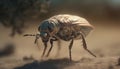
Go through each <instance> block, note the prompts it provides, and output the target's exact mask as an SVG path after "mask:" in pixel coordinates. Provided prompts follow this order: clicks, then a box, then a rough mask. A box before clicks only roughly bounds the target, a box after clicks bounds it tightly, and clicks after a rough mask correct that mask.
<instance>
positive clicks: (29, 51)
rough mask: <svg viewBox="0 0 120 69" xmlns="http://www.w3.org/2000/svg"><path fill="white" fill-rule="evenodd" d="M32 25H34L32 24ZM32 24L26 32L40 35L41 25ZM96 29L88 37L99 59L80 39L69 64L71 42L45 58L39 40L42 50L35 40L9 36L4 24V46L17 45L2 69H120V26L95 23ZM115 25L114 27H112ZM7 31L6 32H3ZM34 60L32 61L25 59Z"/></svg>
mask: <svg viewBox="0 0 120 69" xmlns="http://www.w3.org/2000/svg"><path fill="white" fill-rule="evenodd" d="M30 22H31V23H30ZM30 22H28V24H29V25H28V27H27V28H26V30H24V32H25V33H33V34H34V33H38V31H37V27H38V25H39V24H38V23H39V22H37V23H34V21H30ZM91 24H93V25H94V26H95V30H94V31H92V32H91V33H90V34H89V35H88V36H87V38H86V41H87V45H88V49H90V50H91V51H92V52H93V53H94V54H96V56H97V58H94V57H93V56H91V55H90V54H89V53H87V52H86V51H85V50H84V49H83V48H82V44H81V43H80V42H81V41H80V40H76V41H75V42H74V46H73V49H72V58H73V62H69V59H68V58H69V55H68V45H69V42H65V41H62V42H61V50H60V54H58V53H57V52H58V46H57V42H55V45H54V48H53V50H52V52H51V54H50V56H49V57H48V58H43V59H42V58H41V53H42V50H43V44H42V43H41V40H39V47H40V49H38V48H37V46H36V45H35V44H34V39H35V38H34V37H23V36H22V35H16V36H15V37H14V38H11V37H9V35H8V34H10V32H9V31H10V29H6V28H4V27H3V26H2V25H0V32H2V33H0V47H1V48H2V47H3V46H4V45H5V44H6V43H9V42H12V43H14V44H15V46H16V50H15V53H14V54H13V55H11V56H8V57H0V69H120V65H118V59H119V58H120V31H119V29H120V27H119V25H115V24H118V23H115V24H114V23H113V22H112V23H110V25H108V24H109V23H107V24H104V23H103V22H100V21H99V22H92V23H91ZM111 24H113V25H111ZM3 30H4V31H3ZM25 33H24V34H25ZM25 57H28V58H29V57H32V58H30V59H23V58H25Z"/></svg>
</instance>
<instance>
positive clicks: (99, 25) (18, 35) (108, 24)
mask: <svg viewBox="0 0 120 69" xmlns="http://www.w3.org/2000/svg"><path fill="white" fill-rule="evenodd" d="M57 14H72V15H78V16H81V17H84V18H86V19H87V20H88V21H89V22H90V23H91V24H92V25H93V26H94V27H95V29H94V31H92V32H91V33H90V34H89V35H88V37H87V38H86V41H87V44H88V48H89V49H90V50H91V51H93V52H94V53H95V54H96V55H97V56H99V57H105V56H120V50H119V49H120V0H0V32H1V33H0V49H1V51H0V52H1V53H0V56H5V55H3V54H12V53H13V52H14V53H15V54H14V55H15V56H14V57H17V58H23V57H24V56H32V57H34V58H36V59H39V58H40V56H41V51H42V50H43V44H42V42H41V40H39V46H40V50H39V49H38V48H37V46H36V45H35V44H34V39H35V37H23V35H24V34H26V33H31V34H36V33H39V32H38V29H37V28H38V26H39V24H40V22H41V21H43V20H44V19H47V18H49V17H51V16H54V15H57ZM79 42H80V41H79V40H76V41H75V43H74V46H73V59H75V58H78V59H79V58H80V57H82V56H88V57H92V56H90V55H89V54H88V53H87V52H86V51H84V50H83V48H82V45H81V44H78V43H79ZM68 44H69V42H64V41H62V49H61V50H62V51H61V52H60V53H61V54H60V55H59V57H68V46H67V45H68ZM65 45H66V46H65ZM13 47H14V48H13ZM7 48H8V49H7ZM9 50H10V51H9ZM12 50H14V51H12ZM5 51H8V52H7V53H6V52H5ZM56 51H57V46H56V45H55V47H54V48H53V50H52V52H51V55H50V56H51V58H54V57H55V54H56ZM9 52H11V53H9ZM64 52H66V53H64ZM63 53H64V54H63Z"/></svg>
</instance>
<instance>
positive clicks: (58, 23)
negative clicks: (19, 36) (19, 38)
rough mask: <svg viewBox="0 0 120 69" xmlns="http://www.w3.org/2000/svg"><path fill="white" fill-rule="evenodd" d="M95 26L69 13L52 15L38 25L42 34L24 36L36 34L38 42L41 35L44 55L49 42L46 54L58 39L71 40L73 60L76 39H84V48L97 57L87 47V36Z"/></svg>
mask: <svg viewBox="0 0 120 69" xmlns="http://www.w3.org/2000/svg"><path fill="white" fill-rule="evenodd" d="M93 29H94V27H93V26H92V25H91V24H90V23H89V22H88V21H87V20H86V19H85V18H83V17H79V16H76V15H69V14H60V15H55V16H52V17H50V18H48V19H46V20H44V21H42V22H41V23H40V25H39V27H38V31H39V32H40V34H37V35H30V34H25V35H24V36H36V39H35V43H37V41H38V39H39V37H41V39H42V42H43V43H44V50H43V53H42V56H44V54H45V53H46V49H47V43H48V42H50V44H51V47H50V49H49V50H48V52H47V55H46V56H49V54H50V52H51V50H52V48H53V42H54V41H58V40H64V41H70V44H69V58H70V60H72V56H71V49H72V46H73V42H74V40H78V39H79V40H80V39H81V40H82V42H83V48H84V49H85V50H86V51H88V52H89V53H90V54H91V55H93V56H94V57H96V55H94V54H93V53H92V52H91V51H90V50H88V49H87V44H86V41H85V37H86V36H87V35H88V34H89V33H90V32H91V30H93Z"/></svg>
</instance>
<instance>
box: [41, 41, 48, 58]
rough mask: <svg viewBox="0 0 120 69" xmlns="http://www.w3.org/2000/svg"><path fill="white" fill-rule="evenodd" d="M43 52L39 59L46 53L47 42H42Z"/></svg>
mask: <svg viewBox="0 0 120 69" xmlns="http://www.w3.org/2000/svg"><path fill="white" fill-rule="evenodd" d="M44 46H45V47H44V50H43V53H42V56H41V57H43V56H44V54H45V52H46V49H47V42H44Z"/></svg>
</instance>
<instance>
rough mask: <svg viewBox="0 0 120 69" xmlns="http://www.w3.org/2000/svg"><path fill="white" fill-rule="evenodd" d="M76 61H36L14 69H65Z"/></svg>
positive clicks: (64, 59)
mask: <svg viewBox="0 0 120 69" xmlns="http://www.w3.org/2000/svg"><path fill="white" fill-rule="evenodd" d="M74 63H75V62H74V61H73V62H70V60H69V59H67V58H63V59H50V60H46V61H40V62H39V61H34V62H32V63H28V64H25V65H23V66H21V67H16V68H14V69H63V68H65V67H68V66H71V65H74Z"/></svg>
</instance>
